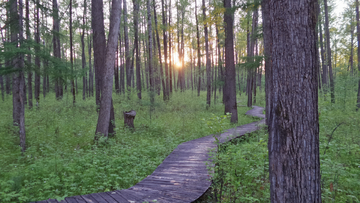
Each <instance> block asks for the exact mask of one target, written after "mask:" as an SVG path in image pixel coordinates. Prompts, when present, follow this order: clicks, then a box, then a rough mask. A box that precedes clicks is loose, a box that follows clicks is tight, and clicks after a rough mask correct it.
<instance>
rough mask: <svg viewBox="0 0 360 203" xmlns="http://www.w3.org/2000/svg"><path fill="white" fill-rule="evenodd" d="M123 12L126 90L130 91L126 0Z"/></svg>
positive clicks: (124, 0)
mask: <svg viewBox="0 0 360 203" xmlns="http://www.w3.org/2000/svg"><path fill="white" fill-rule="evenodd" d="M123 4H124V5H123V11H124V41H125V60H126V62H125V66H126V69H125V71H126V87H127V88H126V90H127V91H130V88H131V70H130V69H131V65H130V48H129V36H128V26H127V23H128V22H127V6H126V0H123Z"/></svg>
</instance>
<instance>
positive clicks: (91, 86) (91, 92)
mask: <svg viewBox="0 0 360 203" xmlns="http://www.w3.org/2000/svg"><path fill="white" fill-rule="evenodd" d="M91 39H92V36H89V42H88V48H89V96H90V95H91V96H92V97H93V96H94V71H93V70H94V69H93V66H92V64H91Z"/></svg>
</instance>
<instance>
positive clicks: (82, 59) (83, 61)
mask: <svg viewBox="0 0 360 203" xmlns="http://www.w3.org/2000/svg"><path fill="white" fill-rule="evenodd" d="M86 8H87V5H86V0H84V14H83V31H82V34H81V62H82V63H81V65H82V69H83V71H84V70H85V66H86V58H85V41H84V38H85V16H86ZM86 86H87V85H86V74H85V75H84V76H83V92H82V93H83V94H82V96H83V98H82V99H83V100H85V94H86Z"/></svg>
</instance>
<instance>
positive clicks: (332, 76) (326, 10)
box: [324, 0, 335, 103]
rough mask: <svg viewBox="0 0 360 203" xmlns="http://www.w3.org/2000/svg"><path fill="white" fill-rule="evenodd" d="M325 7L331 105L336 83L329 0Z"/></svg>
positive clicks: (325, 0)
mask: <svg viewBox="0 0 360 203" xmlns="http://www.w3.org/2000/svg"><path fill="white" fill-rule="evenodd" d="M324 7H325V35H326V52H327V54H326V59H327V65H328V66H329V78H330V91H331V103H335V84H334V83H335V82H334V75H333V72H332V63H331V46H330V31H329V29H330V28H329V13H328V6H327V0H324Z"/></svg>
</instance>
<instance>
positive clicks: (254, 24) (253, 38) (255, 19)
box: [251, 7, 258, 104]
mask: <svg viewBox="0 0 360 203" xmlns="http://www.w3.org/2000/svg"><path fill="white" fill-rule="evenodd" d="M257 23H258V8H257V7H256V8H255V10H254V14H253V20H252V31H251V32H252V34H251V52H252V56H253V59H252V60H251V61H252V62H255V57H254V56H257V54H258V53H257V39H256V34H257ZM254 53H255V54H254ZM252 69H253V70H252V76H253V78H252V79H251V80H252V82H253V84H252V87H253V91H254V92H253V93H254V104H256V76H257V71H256V70H257V67H256V68H252Z"/></svg>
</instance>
